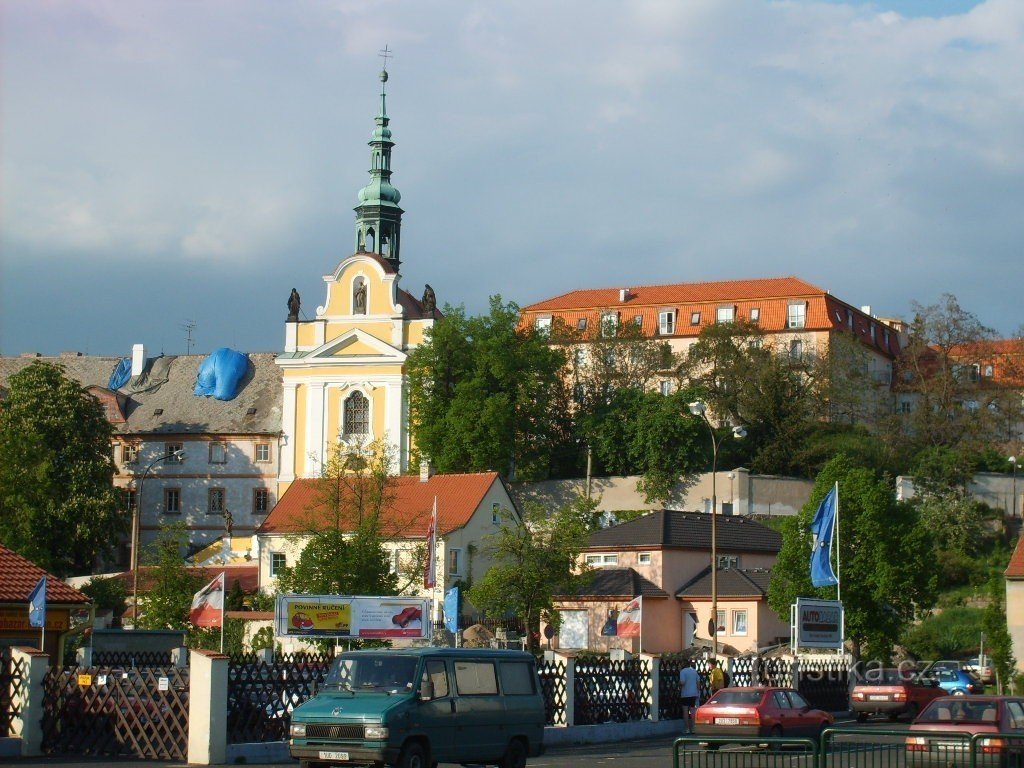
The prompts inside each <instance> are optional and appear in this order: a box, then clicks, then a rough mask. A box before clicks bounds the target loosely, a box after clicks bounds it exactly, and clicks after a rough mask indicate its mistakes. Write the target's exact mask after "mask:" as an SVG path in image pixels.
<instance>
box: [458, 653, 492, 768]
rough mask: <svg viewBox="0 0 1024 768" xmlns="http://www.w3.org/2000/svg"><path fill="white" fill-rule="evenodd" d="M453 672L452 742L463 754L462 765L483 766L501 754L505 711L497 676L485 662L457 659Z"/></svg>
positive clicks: (490, 665)
mask: <svg viewBox="0 0 1024 768" xmlns="http://www.w3.org/2000/svg"><path fill="white" fill-rule="evenodd" d="M452 666H453V668H454V670H455V716H456V724H455V738H456V739H458V741H459V742H461V747H460V752H461V751H463V749H464V750H465V752H466V754H465V755H464V756H463V758H462V760H463V762H468V763H486V762H492V761H494V760H497V759H498V758H499V757H501V756H502V755H503V754H504V753H505V743H504V740H503V739H504V732H505V731H504V728H503V727H502V726H503V725H504V720H505V709H504V705H503V704H502V701H501V695H500V694H499V692H498V674H497V671H496V669H495V665H494V661H493V660H492V659H489V658H482V659H468V658H457V659H454V660H453V664H452Z"/></svg>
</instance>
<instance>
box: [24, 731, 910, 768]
mask: <svg viewBox="0 0 1024 768" xmlns="http://www.w3.org/2000/svg"><path fill="white" fill-rule="evenodd" d="M836 725H837V727H843V728H856V729H857V730H858V731H862V732H863V735H860V734H858V735H856V736H851V737H844V740H845V741H846V742H848V744H847V745H846V747H845V748H844V751H843V754H842V757H841V759H838V760H837V761H830V762H833V764H834V765H836V766H837V768H839V766H840V765H841V768H903V767H904V759H903V757H904V753H903V739H902V738H900V737H897V738H889V739H883V737H881V736H880V734H878V733H873V732H877V731H880V730H888V729H894V730H903V729H905V728H906V727H907V724H906V723H903V722H899V723H890V722H889V721H888V720H874V721H871V722H868V723H856V722H854V721H845V722H837V723H836ZM880 741H890V742H892V743H891V745H889V746H886V745H884V744H878V743H877V742H880ZM674 742H675V737H667V736H666V737H661V738H656V739H645V740H637V741H625V742H619V743H615V744H589V745H583V746H572V747H568V746H567V747H553V748H551V749H550V750H549V751H548V752H547V753H546V754H544V755H543V756H541V757H537V758H532V759H530V761H529V762H528V763H527V765H528V768H577V767H578V766H579V765H580V764H581V763H586V764H587V766H588V768H598V767H599V766H601V765H603V764H605V763H607V764H609V768H610V764H611V763H614V766H615V768H671V766H672V754H673V744H674ZM9 764H10V765H12V766H47V768H70V767H71V766H89V768H99V766H101V765H105V764H112V765H116V766H117V768H185V766H186V765H187V764H185V763H178V762H164V761H155V760H147V761H142V760H112V759H110V758H97V759H80V760H71V759H68V758H67V757H48V758H31V759H26V760H14V761H10V763H9ZM297 766H298V763H297V762H287V763H279V764H277V765H273V766H270V768H297ZM680 768H813V766H812V761H811V760H810V759H809V758H808V757H806V756H804V755H802V754H800V753H799V752H798V751H794V750H783V751H781V752H769V751H766V750H763V749H757V748H748V747H739V746H734V745H729V746H723V747H722V748H721V749H720V750H719V751H718V752H717V753H715V752H706V751H704V750H700V749H696V748H693V749H690V750H687V752H686V754H685V755H684V756H683V757H682V759H681V760H680Z"/></svg>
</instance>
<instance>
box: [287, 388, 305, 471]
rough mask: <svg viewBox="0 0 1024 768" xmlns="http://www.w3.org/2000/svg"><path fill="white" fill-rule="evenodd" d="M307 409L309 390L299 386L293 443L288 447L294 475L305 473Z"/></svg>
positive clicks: (296, 389)
mask: <svg viewBox="0 0 1024 768" xmlns="http://www.w3.org/2000/svg"><path fill="white" fill-rule="evenodd" d="M308 407H309V388H308V387H305V386H303V385H302V384H299V385H298V386H297V387H296V388H295V425H294V428H295V441H294V444H293V445H291V446H289V447H288V450H290V451H292V452H293V453H294V455H295V474H296V475H298V476H299V477H302V475H304V474H305V472H306V452H305V450H304V448H305V445H306V408H308Z"/></svg>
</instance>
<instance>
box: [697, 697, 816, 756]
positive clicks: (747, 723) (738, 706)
mask: <svg viewBox="0 0 1024 768" xmlns="http://www.w3.org/2000/svg"><path fill="white" fill-rule="evenodd" d="M832 723H833V718H832V715H830V714H829V713H828V712H824V711H822V710H820V709H812V708H811V705H810V704H808V703H807V700H806V699H805V698H804V697H803V696H802V695H800V693H799V692H797V691H794V690H793V689H792V688H723V689H722V690H720V691H717V692H716V693H715V695H714V696H712V697H711V698H710V699H708V700H707V701H706V702H705V703H704V704H702V705H701V706H699V707H697V712H696V714H695V716H694V732H695V733H696V734H697V735H698V736H742V737H750V736H817V735H818V734H819V733H820V732H821V731H822V730H823V729H824V728H827V727H828V726H830V725H832ZM708 746H709V748H711V749H717V748H718V746H719V744H709V745H708Z"/></svg>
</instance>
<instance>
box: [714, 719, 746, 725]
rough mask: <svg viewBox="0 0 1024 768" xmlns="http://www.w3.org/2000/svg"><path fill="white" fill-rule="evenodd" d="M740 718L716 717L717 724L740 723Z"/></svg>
mask: <svg viewBox="0 0 1024 768" xmlns="http://www.w3.org/2000/svg"><path fill="white" fill-rule="evenodd" d="M739 724H740V719H739V718H738V717H716V718H715V725H739Z"/></svg>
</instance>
